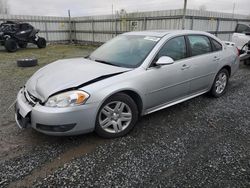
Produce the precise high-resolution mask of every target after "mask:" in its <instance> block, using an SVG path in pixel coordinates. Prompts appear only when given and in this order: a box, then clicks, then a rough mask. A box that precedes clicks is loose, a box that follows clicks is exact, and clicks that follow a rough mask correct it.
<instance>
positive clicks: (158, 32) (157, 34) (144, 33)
mask: <svg viewBox="0 0 250 188" xmlns="http://www.w3.org/2000/svg"><path fill="white" fill-rule="evenodd" d="M168 34H183V35H184V34H201V35H209V34H208V33H207V32H204V31H193V30H148V31H132V32H128V33H124V34H123V35H142V36H154V37H160V38H161V37H164V36H165V35H168Z"/></svg>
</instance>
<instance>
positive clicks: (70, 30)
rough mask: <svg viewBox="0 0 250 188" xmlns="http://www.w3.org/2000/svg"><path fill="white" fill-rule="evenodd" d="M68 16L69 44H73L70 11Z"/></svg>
mask: <svg viewBox="0 0 250 188" xmlns="http://www.w3.org/2000/svg"><path fill="white" fill-rule="evenodd" d="M68 16H69V43H70V44H71V43H72V24H71V15H70V10H68Z"/></svg>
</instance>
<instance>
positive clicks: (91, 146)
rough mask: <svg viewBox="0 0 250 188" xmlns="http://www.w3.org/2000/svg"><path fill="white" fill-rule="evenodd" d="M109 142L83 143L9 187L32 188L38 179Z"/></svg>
mask: <svg viewBox="0 0 250 188" xmlns="http://www.w3.org/2000/svg"><path fill="white" fill-rule="evenodd" d="M108 142H109V140H105V139H101V138H95V139H92V140H91V141H88V143H87V144H86V142H84V143H81V144H80V145H78V146H76V147H74V148H71V149H69V150H67V151H66V152H64V153H62V154H61V155H59V156H58V157H57V158H55V159H53V160H52V161H50V162H48V163H45V164H44V165H43V166H41V167H40V168H37V169H35V170H33V171H32V172H31V174H29V175H28V176H26V177H24V178H23V179H21V180H18V181H14V182H12V183H10V184H9V186H8V187H10V188H15V187H32V184H33V182H34V181H35V180H37V179H43V178H45V177H46V176H47V175H49V174H51V173H52V172H54V171H55V170H57V169H58V168H60V167H62V166H64V164H65V163H68V162H70V161H71V160H73V159H74V158H78V157H81V156H83V155H86V154H88V153H91V152H93V151H94V150H95V149H96V148H97V147H98V146H101V145H103V144H105V143H108Z"/></svg>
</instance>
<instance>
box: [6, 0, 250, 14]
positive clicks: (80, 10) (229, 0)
mask: <svg viewBox="0 0 250 188" xmlns="http://www.w3.org/2000/svg"><path fill="white" fill-rule="evenodd" d="M7 1H8V4H9V7H10V13H11V14H18V15H41V16H67V14H68V13H67V11H68V9H70V10H71V15H72V16H89V15H103V14H111V13H112V4H113V9H114V10H120V9H125V10H126V11H127V12H137V11H139V12H141V11H154V10H169V9H181V8H183V2H184V0H137V1H136V0H7ZM234 3H235V14H246V15H250V0H188V4H187V8H188V9H199V8H200V7H201V6H203V7H205V8H206V10H209V11H218V12H228V13H232V12H233V6H234Z"/></svg>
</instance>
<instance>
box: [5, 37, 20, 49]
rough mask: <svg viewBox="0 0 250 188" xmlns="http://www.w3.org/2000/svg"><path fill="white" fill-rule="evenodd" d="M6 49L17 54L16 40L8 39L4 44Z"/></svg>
mask: <svg viewBox="0 0 250 188" xmlns="http://www.w3.org/2000/svg"><path fill="white" fill-rule="evenodd" d="M4 46H5V49H6V50H7V51H8V52H16V51H17V43H16V41H15V40H14V39H12V38H10V39H7V40H6V41H5V43H4Z"/></svg>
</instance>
